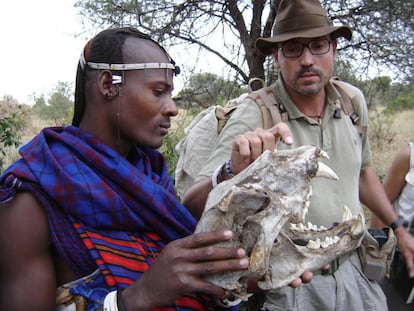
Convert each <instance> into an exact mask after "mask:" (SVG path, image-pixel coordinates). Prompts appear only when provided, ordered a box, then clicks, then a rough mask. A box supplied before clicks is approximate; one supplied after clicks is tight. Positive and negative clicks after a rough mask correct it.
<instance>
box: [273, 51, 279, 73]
mask: <svg viewBox="0 0 414 311" xmlns="http://www.w3.org/2000/svg"><path fill="white" fill-rule="evenodd" d="M278 52H279V49H278V48H274V49H272V55H273V59H274V60H275V65H276V68H279V53H278Z"/></svg>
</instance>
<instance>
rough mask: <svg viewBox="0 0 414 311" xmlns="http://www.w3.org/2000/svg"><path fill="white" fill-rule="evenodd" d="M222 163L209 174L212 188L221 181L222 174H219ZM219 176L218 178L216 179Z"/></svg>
mask: <svg viewBox="0 0 414 311" xmlns="http://www.w3.org/2000/svg"><path fill="white" fill-rule="evenodd" d="M222 168H223V165H220V166H219V167H217V168H216V170H215V171H214V173H213V175H212V176H211V184H212V185H213V188H216V187H217V185H218V184H219V183H221V182H222V181H223V176H222V174H221V171H222ZM218 178H220V180H218Z"/></svg>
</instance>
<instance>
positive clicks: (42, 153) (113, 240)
mask: <svg viewBox="0 0 414 311" xmlns="http://www.w3.org/2000/svg"><path fill="white" fill-rule="evenodd" d="M20 154H21V156H22V158H21V159H20V160H19V161H17V162H16V163H14V164H13V165H12V166H11V167H10V168H9V169H8V170H7V171H6V172H5V173H4V174H3V175H2V177H1V179H0V184H1V189H0V191H1V192H0V196H1V199H2V200H5V199H8V198H10V196H12V195H13V193H14V192H15V191H23V190H25V191H27V190H29V191H31V192H32V193H33V194H34V195H35V196H36V197H37V198H38V200H40V202H41V203H42V205H43V206H45V209H46V210H47V213H48V217H49V223H50V226H51V230H52V231H53V242H54V244H55V246H56V248H57V249H58V251H59V252H60V253H61V254H62V256H64V258H67V261H68V264H69V265H70V266H71V267H72V268H73V269H74V271H77V272H78V273H79V274H81V275H85V274H88V273H91V272H92V271H93V266H94V265H95V267H96V266H98V267H99V269H100V270H101V271H102V272H103V274H104V276H105V281H106V283H107V286H109V287H114V288H117V287H120V288H123V287H126V286H128V285H129V284H131V283H132V282H134V280H136V279H137V278H139V277H140V275H141V274H142V273H143V272H144V271H146V270H147V269H148V267H149V266H150V265H151V262H152V260H153V258H152V254H155V255H156V254H158V253H159V251H160V250H161V249H162V248H163V247H164V245H165V244H166V243H168V242H170V241H172V240H175V239H178V238H181V237H184V236H187V235H189V234H191V233H192V231H193V230H194V227H195V224H196V221H195V219H194V218H193V217H192V216H191V214H189V212H188V211H187V210H186V209H185V208H184V207H183V206H182V205H181V204H180V203H179V202H178V200H177V198H176V195H175V191H174V188H173V184H172V180H171V178H170V177H169V176H168V173H167V168H166V163H165V160H164V158H163V156H162V155H161V154H160V153H159V152H157V151H156V150H153V149H143V148H142V149H140V148H138V147H137V148H135V150H133V152H132V154H130V156H129V157H128V160H126V159H125V158H123V157H122V156H120V155H119V154H118V153H117V152H115V151H114V150H113V149H111V148H109V147H108V146H107V145H105V144H103V143H102V142H100V141H99V140H97V139H96V138H94V137H93V136H91V135H90V134H88V133H85V132H83V131H81V130H80V129H78V128H76V127H73V126H68V127H63V128H60V127H57V128H46V129H44V130H43V131H42V132H41V133H40V134H39V135H37V136H36V137H35V138H34V139H33V140H32V141H30V142H29V143H28V144H26V145H24V146H23V147H22V148H21V149H20ZM19 189H20V190H19ZM73 228H75V230H73ZM79 237H80V238H81V240H82V242H83V245H85V246H86V248H87V250H88V252H89V254H90V256H86V257H88V258H87V259H85V248H84V247H81V250H79V249H78V247H79V241H80V240H79ZM73 252H75V253H73ZM91 258H92V259H93V260H92V261H91V260H90V259H91ZM203 303H204V302H203V301H202V300H201V301H200V300H199V299H195V297H194V296H192V295H190V296H188V297H183V298H182V299H179V300H178V301H177V302H176V306H175V307H176V308H179V309H181V310H203V309H205V307H204V306H203Z"/></svg>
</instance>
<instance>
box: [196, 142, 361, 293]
mask: <svg viewBox="0 0 414 311" xmlns="http://www.w3.org/2000/svg"><path fill="white" fill-rule="evenodd" d="M321 157H323V158H328V155H327V153H326V152H324V151H323V150H321V149H320V148H317V147H313V146H302V147H299V148H297V149H292V150H284V151H276V150H273V151H269V150H268V151H265V152H264V153H263V154H262V155H261V156H260V157H259V158H258V159H257V160H256V161H254V162H253V163H252V164H251V165H250V166H248V167H247V168H246V169H245V170H243V171H242V172H240V173H239V174H238V175H236V176H235V177H233V178H232V179H230V180H228V181H225V182H223V183H220V184H219V185H218V186H217V187H216V188H214V189H213V190H212V192H211V193H210V195H209V197H208V199H207V203H206V206H205V209H204V212H203V215H202V217H201V219H200V221H199V223H198V225H197V228H196V232H205V231H212V230H217V229H230V230H232V231H233V239H232V240H231V241H226V242H223V243H220V245H221V246H223V247H242V248H244V249H245V250H246V252H247V254H248V256H249V260H250V265H249V268H248V269H247V270H245V271H232V272H227V273H224V274H216V275H211V276H206V279H207V280H209V281H210V282H212V283H213V284H215V285H217V286H220V287H222V288H225V289H227V290H228V291H230V292H231V293H232V294H233V295H234V296H235V297H237V298H239V299H242V300H247V298H248V296H249V295H248V294H247V279H249V278H255V279H257V280H258V285H259V287H260V288H262V289H264V290H268V289H274V288H280V287H282V286H285V285H288V284H289V283H291V282H292V281H293V280H294V279H295V278H297V277H299V276H300V275H302V274H303V272H304V271H312V270H316V269H320V268H321V267H322V266H323V265H325V264H327V263H329V262H330V261H332V260H333V259H335V258H337V257H339V256H340V255H342V254H345V253H347V252H350V251H351V250H353V249H355V248H356V247H358V246H359V244H360V242H361V239H362V236H363V227H364V226H363V218H362V216H361V215H358V216H352V214H351V212H350V210H349V208H347V207H344V218H343V220H342V223H341V224H338V225H336V226H333V227H332V228H329V229H327V228H324V227H320V228H317V227H316V226H314V225H312V224H310V223H308V224H307V225H304V224H303V222H304V219H305V216H306V213H307V211H308V207H309V204H310V197H311V195H312V189H311V183H310V182H311V179H312V178H314V177H326V178H330V179H338V177H337V176H336V174H335V173H334V172H333V171H332V170H331V169H330V168H329V167H328V166H327V165H325V164H323V163H322V162H319V160H320V158H321Z"/></svg>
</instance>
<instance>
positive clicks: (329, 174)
mask: <svg viewBox="0 0 414 311" xmlns="http://www.w3.org/2000/svg"><path fill="white" fill-rule="evenodd" d="M315 177H325V178H329V179H335V180H338V179H339V178H338V176H337V175H336V174H335V172H334V171H333V170H332V169H331V168H330V167H329V166H328V165H326V164H324V163H322V162H318V170H317V171H316V176H315Z"/></svg>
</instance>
